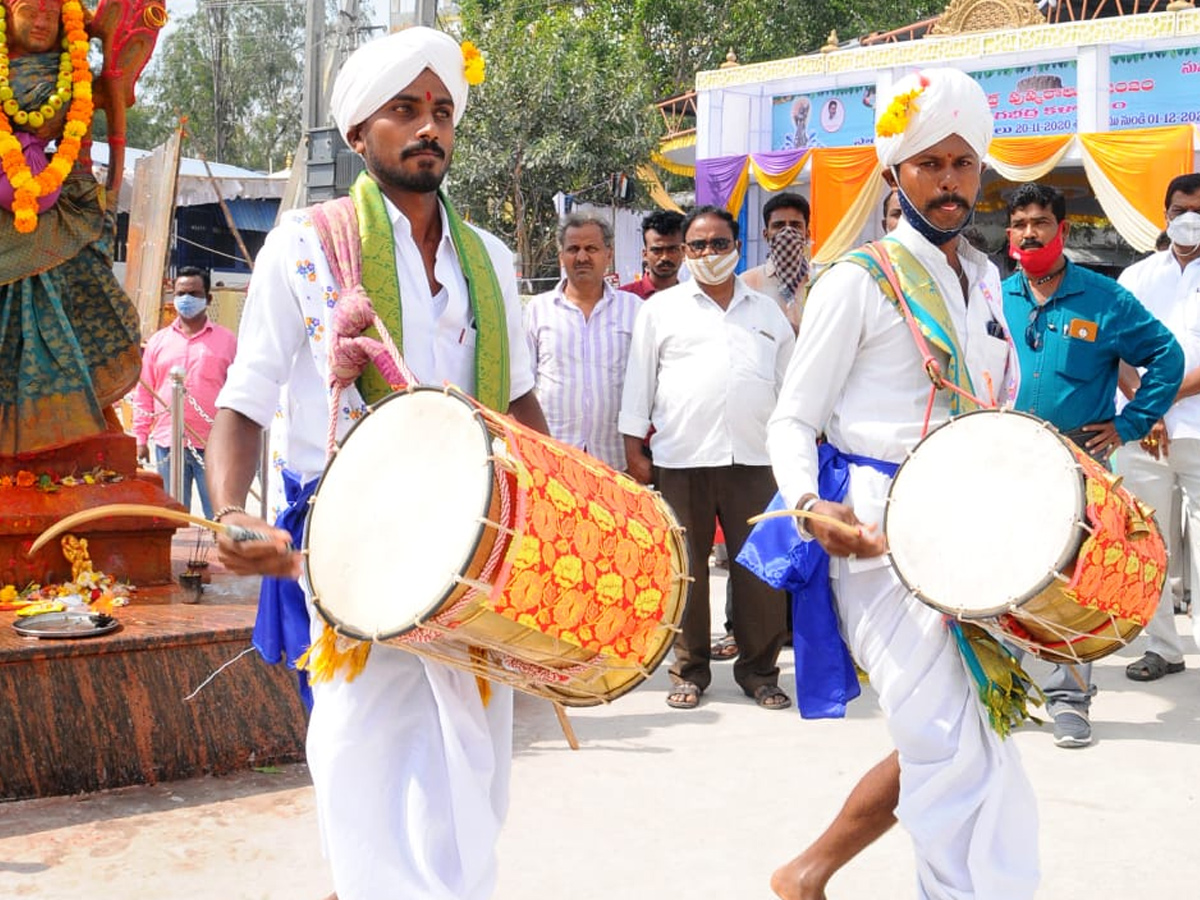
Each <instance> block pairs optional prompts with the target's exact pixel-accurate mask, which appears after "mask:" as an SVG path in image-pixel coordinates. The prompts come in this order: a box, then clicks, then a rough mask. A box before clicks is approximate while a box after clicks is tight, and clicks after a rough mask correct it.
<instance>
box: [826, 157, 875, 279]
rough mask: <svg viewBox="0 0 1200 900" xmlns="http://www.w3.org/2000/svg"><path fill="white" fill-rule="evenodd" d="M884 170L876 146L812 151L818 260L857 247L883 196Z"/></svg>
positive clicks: (833, 256) (828, 260) (832, 258)
mask: <svg viewBox="0 0 1200 900" xmlns="http://www.w3.org/2000/svg"><path fill="white" fill-rule="evenodd" d="M882 171H883V169H882V167H881V166H880V165H879V158H878V157H877V156H876V154H875V147H874V146H866V147H828V148H821V149H817V150H814V151H812V223H811V228H810V231H811V233H812V239H813V246H814V248H815V249H816V252H815V254H814V256H813V261H814V262H817V263H826V262H830V261H831V260H834V259H837V257H839V256H841V255H842V254H843V253H845V252H846V251H847V250H849V249H850V248H851V247H853V246H854V241H855V239H856V238H857V237H858V235H859V232H861V231H862V229H863V227H864V226H865V225H866V224H867V220H868V219H869V218H870V216H871V211H872V210H873V209H874V208H875V204H876V203H877V202H878V201H879V200H880V199H881V198H882V196H883V195H882V190H883V188H882V185H883V183H884V182H883V179H882V177H881V173H882Z"/></svg>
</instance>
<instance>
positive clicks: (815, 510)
mask: <svg viewBox="0 0 1200 900" xmlns="http://www.w3.org/2000/svg"><path fill="white" fill-rule="evenodd" d="M813 499H814V498H813V495H812V494H808V495H806V496H804V497H801V498H800V502H799V503H797V504H796V509H785V510H779V511H778V512H772V513H764V514H763V515H761V516H755V517H754V518H752V519H750V522H751V524H753V523H755V522H759V521H761V520H763V519H769V518H775V517H777V516H791V517H793V518H797V519H803V520H804V521H805V525H804V530H805V531H807V532H808V533H809V534H811V535H812V536H813V540H815V541H816V542H817V543H819V544H820V545H821V546H822V547H824V548H825V551H826V552H827V553H828V554H829V555H830V556H845V557H849V558H851V559H854V558H857V557H862V558H864V559H866V558H869V557H872V556H882V555H883V554H884V553H885V552H886V551H887V541H886V540H885V539H884V536H883V535H882V534H877V533H876V531H875V529H876V526H875V525H866V524H864V523H862V522H860V521H859V519H858V516H856V515H855V514H854V510H853V509H852V508H851V507H849V506H847V505H846V504H844V503H832V502H830V501H828V500H817V501H816V502H815V503H813V502H811V501H812V500H813ZM805 505H807V506H808V509H803V508H802V507H804V506H805Z"/></svg>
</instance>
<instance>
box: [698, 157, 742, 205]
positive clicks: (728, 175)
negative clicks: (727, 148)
mask: <svg viewBox="0 0 1200 900" xmlns="http://www.w3.org/2000/svg"><path fill="white" fill-rule="evenodd" d="M746 162H747V157H746V156H744V155H742V156H715V157H713V158H712V159H698V160H696V205H697V206H706V205H708V204H712V205H713V206H719V207H721V208H722V209H727V208H728V207H729V198H730V197H731V196H733V189H734V188H735V187H737V183H738V179H739V178H741V177H742V170H743V169H745V168H746Z"/></svg>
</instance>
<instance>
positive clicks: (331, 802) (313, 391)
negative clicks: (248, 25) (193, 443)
mask: <svg viewBox="0 0 1200 900" xmlns="http://www.w3.org/2000/svg"><path fill="white" fill-rule="evenodd" d="M385 201H386V198H385ZM387 209H388V213H389V215H390V217H391V219H392V228H393V232H394V237H395V242H396V265H397V275H398V280H399V287H400V292H401V297H402V298H403V301H402V306H403V328H404V346H403V352H404V355H405V359H406V361H407V363H408V364H409V366H410V367H411V368H412V369H413V371H414V372H415V373H416V375H417V376H418V377H419V378H420V379H421V381H423V382H429V383H434V384H441V383H442V382H443V381H449V382H451V383H454V384H456V385H458V387H460V388H462V389H463V390H465V391H467V392H469V393H473V392H474V389H475V375H474V345H475V332H474V324H473V322H472V321H471V314H470V303H469V298H468V295H467V288H466V282H465V280H464V278H463V276H462V272H461V268H460V266H459V263H458V260H457V255H456V254H455V251H454V247H453V243H452V242H451V240H450V237H449V228H448V225H447V223H446V219H445V214H444V212H443V215H442V233H443V235H444V237H443V238H442V241H441V243H440V245H439V246H438V248H437V253H436V257H435V268H434V272H435V277H436V279H437V281H438V282H439V283H440V284H441V285H442V286H443V287H442V290H440V291H439V292H438V293H437V294H436V295H434V294H433V293H432V292H431V291H430V289H429V283H428V279H427V278H426V275H425V266H424V264H423V263H422V262H421V256H420V252H419V250H418V248H417V246H416V243H415V242H414V241H413V238H412V234H411V230H410V228H409V224H408V221H407V219H405V218H404V217H403V216H402V215H401V214H400V213H399V211H398V210H397V209H396V207H394V206H393V205H392V204H391V203H390V202H387ZM478 233H479V235H480V237H481V238H482V239H483V241H484V244H485V246H486V247H487V251H488V255H489V256H490V257H491V260H492V265H493V267H494V268H495V271H496V275H497V277H498V280H499V283H500V286H501V290H502V291H503V295H504V303H505V312H506V315H507V325H508V340H509V354H510V368H511V373H512V376H511V377H512V385H511V391H510V395H511V397H512V398H514V399H515V398H517V397H519V396H521V395H523V394H526V393H528V392H529V391H530V390H531V389H532V387H533V375H532V372H531V370H530V366H529V356H528V348H527V346H526V343H525V335H524V331H523V329H522V325H521V304H520V298H519V297H518V295H517V289H516V280H515V278H514V277H513V274H512V255H511V253H510V252H509V251H508V249H507V248H506V247H505V246H504V245H503V244H502V243H501V242H500V241H499V240H497V239H496V238H494V237H492V236H491V235H489V234H487V233H486V232H478ZM337 299H338V288H337V284H336V282H335V281H334V278H333V275H332V273H331V271H330V267H329V264H328V262H327V261H326V259H325V256H324V254H323V252H322V250H321V246H320V241H319V239H318V237H317V234H316V231H315V230H314V229H313V227H312V223H311V219H310V218H309V215H308V212H307V210H299V211H296V212H293V213H290V214H289V215H288V216H287V217H286V218H285V220H284V221H283V223H282V224H281V225H280V226H278V227H277V228H276V229H275V230H273V231H272V232H271V234H270V235H269V236H268V238H267V241H266V244H265V245H264V247H263V249H262V252H261V253H260V254H259V256H258V259H257V264H256V267H255V272H254V277H253V278H252V279H251V283H250V290H249V293H248V295H247V298H246V309H245V312H244V314H243V316H242V324H241V328H240V335H241V338H240V340H239V346H238V355H237V359H236V360H235V362H234V364H233V366H232V367H231V368H230V370H229V378H228V380H227V382H226V384H225V388H224V390H222V392H221V395H220V396H219V398H218V401H217V404H218V406H223V407H227V408H231V409H234V410H236V411H238V412H240V413H242V414H243V415H246V416H248V417H249V418H250V419H252V420H254V421H255V422H258V423H259V424H260V425H266V424H268V423H271V422H272V417H273V416H274V415H275V410H276V405H277V403H278V402H279V397H280V390H281V388H282V387H283V386H284V385H286V386H287V391H286V400H285V404H286V406H285V410H284V415H283V416H282V417H281V419H278V420H276V422H274V423H273V428H272V432H273V437H274V431H275V427H276V426H280V425H282V426H283V427H284V428H285V429H286V437H285V446H286V450H284V451H283V453H284V454H285V455H286V457H287V459H286V461H283V460H276V467H279V466H282V465H286V466H287V467H288V468H289V469H291V470H292V471H294V472H295V473H296V474H297V475H298V476H299V477H300V480H301V482H302V483H303V482H306V481H309V480H311V479H312V478H314V477H316V476H317V475H319V474H320V473H321V471H322V470H323V469H324V466H325V451H326V447H325V443H326V436H327V433H328V432H327V429H328V425H329V418H328V417H329V415H330V410H329V399H330V396H331V394H330V390H329V388H328V385H327V372H328V365H327V353H328V341H327V337H326V329H327V328H328V327H329V316H330V315H331V313H332V310H333V307H334V305H335V304H336V303H337ZM374 300H375V302H376V303H382V302H386V298H374ZM335 412H336V416H337V430H338V436H339V438H340V437H341V436H343V435H344V434H345V433H346V431H347V430H348V429H349V427H350V426H351V424H352V423H353V422H354V421H356V420H357V419H359V418H361V417H362V415H363V412H364V407H363V403H362V399H361V397H360V396H359V394H358V392H357V391H356V390H354V389H353V388H349V389H347V390H346V391H344V392H343V394H342V402H341V404H340V408H339V409H338V410H336V411H335ZM380 525H381V527H386V523H380ZM398 578H399V581H398V584H400V585H403V584H404V578H403V573H399V574H398ZM309 616H310V620H311V623H312V624H311V627H312V633H313V637H314V639H315V638H316V636H317V635H318V633H319V631H320V629H321V627H322V621H321V618H320V617H319V616H318V615H317V614H316V613H315V611H314V610H313V609H312V605H311V600H310V604H309ZM313 693H314V697H315V704H314V706H313V712H312V717H311V718H310V720H309V729H308V743H307V759H308V763H309V768H310V770H311V772H312V775H313V788H314V793H315V796H316V803H317V811H318V819H319V821H320V823H321V828H322V835H323V838H324V841H323V843H324V848H325V852H326V855H327V857H328V859H329V863H330V867H331V869H332V870H333V873H334V882H335V887H336V889H337V893H338V895H339V896H340V897H342V898H344V900H360V898H362V900H392V898H396V900H400V898H404V900H407V898H410V897H423V898H429V900H486V898H488V897H490V896H491V895H492V893H493V888H494V884H495V877H496V860H495V844H496V838H497V835H498V833H499V830H500V825H501V822H502V820H503V817H504V811H505V809H506V807H507V802H508V799H507V798H508V776H509V770H510V760H511V735H512V693H511V691H510V690H509V689H507V688H504V687H501V686H497V687H496V688H495V689H494V692H493V695H492V699H491V702H490V704H488V705H487V706H486V707H485V706H484V705H483V704H482V703H481V701H480V695H479V691H478V688H477V685H476V683H475V678H474V676H473V675H472V674H471V673H469V672H466V671H462V670H460V669H452V668H449V667H447V666H445V665H442V664H440V663H437V662H434V661H432V660H429V659H426V658H424V657H420V656H416V655H414V654H411V653H408V652H406V651H404V650H400V649H396V648H394V647H390V646H387V645H383V644H379V645H375V646H374V647H372V649H371V655H370V657H369V659H368V661H367V664H366V667H365V668H364V670H363V672H362V673H361V674H360V675H359V676H358V677H357V678H356V679H355V680H353V681H346V680H345V679H344V678H334V679H332V680H331V681H322V682H319V683H316V684H314V685H313Z"/></svg>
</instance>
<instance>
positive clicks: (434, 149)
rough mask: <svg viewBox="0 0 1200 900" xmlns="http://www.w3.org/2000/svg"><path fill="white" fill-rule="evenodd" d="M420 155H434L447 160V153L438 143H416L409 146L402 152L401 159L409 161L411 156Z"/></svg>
mask: <svg viewBox="0 0 1200 900" xmlns="http://www.w3.org/2000/svg"><path fill="white" fill-rule="evenodd" d="M418 153H432V154H433V155H434V156H436V157H437V158H438V159H445V158H446V151H445V150H443V149H442V148H441V147H440V146H439V145H438V143H437V142H436V141H416V142H415V143H412V144H409V145H408V146H407V147H405V148H404V149H403V150H401V151H400V158H401V159H408V158H409V157H410V156H416V155H417V154H418Z"/></svg>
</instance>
